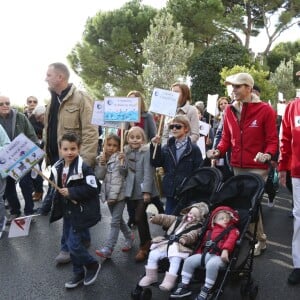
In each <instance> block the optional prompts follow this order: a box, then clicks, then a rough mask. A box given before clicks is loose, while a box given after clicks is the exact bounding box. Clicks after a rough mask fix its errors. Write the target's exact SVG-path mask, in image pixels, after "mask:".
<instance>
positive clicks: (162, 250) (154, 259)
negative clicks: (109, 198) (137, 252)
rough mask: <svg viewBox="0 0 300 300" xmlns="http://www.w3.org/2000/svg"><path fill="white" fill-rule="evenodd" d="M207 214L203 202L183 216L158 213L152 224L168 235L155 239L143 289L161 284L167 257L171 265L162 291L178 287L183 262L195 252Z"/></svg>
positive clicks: (206, 208) (140, 283)
mask: <svg viewBox="0 0 300 300" xmlns="http://www.w3.org/2000/svg"><path fill="white" fill-rule="evenodd" d="M207 214H208V206H207V204H206V203H204V202H199V203H195V204H192V205H190V206H189V207H187V208H184V209H183V210H182V211H181V216H179V217H176V216H173V215H165V214H158V215H154V216H152V217H151V218H150V222H151V223H153V224H158V225H161V226H162V227H163V228H164V229H165V230H167V232H166V235H165V236H159V237H156V238H154V239H153V240H152V245H151V248H150V249H151V251H150V254H149V257H148V262H147V265H146V266H145V269H146V275H145V276H144V277H143V278H142V279H141V280H140V282H139V286H141V287H146V286H149V285H151V284H153V283H156V282H157V280H158V278H157V277H158V274H157V273H158V262H159V260H161V259H163V258H165V257H167V258H168V259H169V262H170V266H169V271H168V272H166V274H165V277H164V280H163V282H162V283H161V284H160V286H159V288H160V289H161V290H164V291H170V290H171V289H172V288H173V287H174V286H175V283H176V279H177V273H178V270H179V268H180V263H181V262H182V260H183V259H185V258H187V257H188V256H189V255H191V253H192V252H193V250H192V248H191V246H192V245H193V244H194V243H195V242H196V241H197V239H198V238H199V233H200V232H201V227H202V226H203V222H204V221H205V217H206V215H207Z"/></svg>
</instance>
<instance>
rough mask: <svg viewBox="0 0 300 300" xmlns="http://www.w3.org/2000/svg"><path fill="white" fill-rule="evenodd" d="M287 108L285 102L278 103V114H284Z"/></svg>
mask: <svg viewBox="0 0 300 300" xmlns="http://www.w3.org/2000/svg"><path fill="white" fill-rule="evenodd" d="M285 108H286V104H285V103H277V115H278V116H283V115H284V111H285Z"/></svg>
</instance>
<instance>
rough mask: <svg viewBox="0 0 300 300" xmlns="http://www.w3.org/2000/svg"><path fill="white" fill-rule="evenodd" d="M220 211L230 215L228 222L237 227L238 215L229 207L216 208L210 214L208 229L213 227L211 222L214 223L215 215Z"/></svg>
mask: <svg viewBox="0 0 300 300" xmlns="http://www.w3.org/2000/svg"><path fill="white" fill-rule="evenodd" d="M221 211H222V212H226V213H228V214H230V216H231V220H230V222H229V223H230V224H233V225H237V224H238V222H239V221H240V217H239V214H238V212H237V211H236V210H234V209H233V208H231V207H229V206H218V207H217V208H215V209H214V210H213V211H212V213H211V216H210V220H209V225H210V227H212V226H213V221H214V219H215V217H216V215H217V214H218V213H219V212H221Z"/></svg>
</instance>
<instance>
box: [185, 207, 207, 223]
mask: <svg viewBox="0 0 300 300" xmlns="http://www.w3.org/2000/svg"><path fill="white" fill-rule="evenodd" d="M192 208H197V209H198V210H199V214H200V218H199V221H203V220H204V219H205V217H206V215H207V214H208V211H209V210H208V205H207V204H206V203H205V202H199V203H194V204H192V205H190V206H188V207H186V208H184V209H182V210H181V212H180V214H181V215H183V216H184V215H187V214H188V212H189V211H190V210H191V209H192Z"/></svg>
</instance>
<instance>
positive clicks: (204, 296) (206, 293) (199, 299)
mask: <svg viewBox="0 0 300 300" xmlns="http://www.w3.org/2000/svg"><path fill="white" fill-rule="evenodd" d="M209 290H210V289H209V288H207V287H206V286H204V287H202V289H201V291H200V294H199V295H198V296H197V297H196V298H195V300H206V299H208V296H209Z"/></svg>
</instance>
